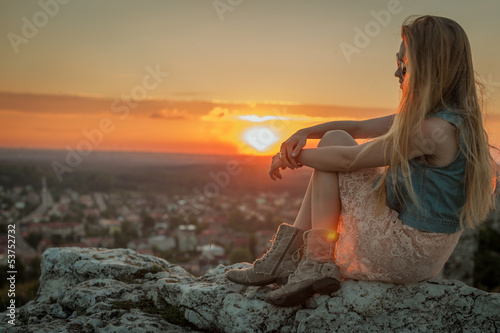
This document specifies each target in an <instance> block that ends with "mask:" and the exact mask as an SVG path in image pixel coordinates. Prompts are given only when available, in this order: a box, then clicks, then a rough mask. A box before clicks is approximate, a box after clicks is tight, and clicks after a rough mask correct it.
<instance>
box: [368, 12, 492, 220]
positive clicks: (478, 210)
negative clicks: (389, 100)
mask: <svg viewBox="0 0 500 333" xmlns="http://www.w3.org/2000/svg"><path fill="white" fill-rule="evenodd" d="M401 37H402V39H403V42H404V43H405V45H406V57H407V62H408V67H407V74H406V78H405V80H404V83H403V87H402V88H403V89H402V97H401V101H400V104H399V108H398V112H397V114H396V117H395V118H394V122H393V125H392V127H391V128H390V130H389V131H388V132H387V133H386V134H385V135H383V136H381V137H379V138H377V139H375V140H374V142H376V141H379V142H380V141H381V142H382V144H383V145H385V147H388V146H389V145H392V147H393V148H392V150H391V151H390V152H388V153H389V154H390V156H389V161H390V164H389V165H390V168H386V170H385V172H384V173H383V175H382V177H381V178H380V180H379V182H378V183H377V185H376V186H375V188H374V193H376V194H377V195H378V204H377V212H380V211H381V210H382V208H383V207H385V205H386V198H387V188H386V186H387V185H386V184H387V176H388V173H389V172H391V175H392V177H393V179H396V169H397V167H400V168H401V171H402V175H403V183H404V185H405V187H406V189H407V190H408V194H409V196H410V199H411V200H412V201H413V202H414V203H415V204H417V205H420V203H419V202H418V200H417V198H416V195H415V191H414V189H413V186H412V182H411V173H410V167H409V163H408V159H409V156H410V153H411V152H410V151H409V149H410V148H409V143H410V139H411V138H412V137H413V136H414V135H415V129H418V130H420V129H421V128H422V124H423V122H424V120H425V119H426V118H427V117H428V116H430V115H431V114H433V113H435V112H438V111H440V110H442V109H444V108H447V109H452V110H453V111H454V112H456V113H458V114H460V115H462V117H463V119H464V123H463V126H462V128H460V129H459V131H457V135H458V137H457V140H458V142H460V135H466V137H465V138H466V140H464V143H465V147H464V148H463V149H462V147H461V148H460V149H461V150H462V152H463V153H464V155H465V157H466V160H467V161H466V168H465V179H464V184H465V188H464V191H466V192H465V193H466V201H465V204H464V206H463V207H462V208H461V212H460V223H461V225H462V226H464V222H465V225H466V226H467V227H469V228H475V227H477V226H478V225H479V224H480V223H481V222H482V221H484V220H485V219H486V217H487V216H488V214H489V213H490V212H491V211H492V210H493V209H494V208H495V198H494V195H493V194H494V191H495V184H496V178H497V169H498V165H497V164H496V162H495V161H494V159H493V158H492V156H491V154H490V152H489V148H490V145H489V143H488V135H487V133H486V131H485V130H484V128H483V121H482V116H481V107H480V102H479V98H478V96H477V92H476V80H475V78H474V70H473V66H472V55H471V50H470V45H469V40H468V38H467V35H466V34H465V31H464V30H463V29H462V27H461V26H460V25H459V24H458V23H456V22H455V21H453V20H450V19H448V18H444V17H436V16H421V17H409V18H407V19H406V20H405V22H404V23H403V26H402V30H401ZM372 146H373V145H368V147H367V149H370V147H372ZM386 151H387V150H386ZM398 183H399V182H398V181H394V182H393V186H394V190H395V191H396V193H399V194H401V193H402V192H401V188H400V185H399V184H398ZM400 197H402V195H400Z"/></svg>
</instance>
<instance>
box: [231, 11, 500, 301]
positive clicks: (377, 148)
mask: <svg viewBox="0 0 500 333" xmlns="http://www.w3.org/2000/svg"><path fill="white" fill-rule="evenodd" d="M401 37H402V40H403V41H402V43H401V46H400V48H399V52H398V53H397V54H396V61H397V70H396V72H395V74H394V75H395V76H396V77H397V78H399V83H400V87H401V89H402V97H401V101H400V104H399V108H398V112H397V113H396V114H394V115H390V116H386V117H381V118H375V119H370V120H365V121H334V122H329V123H325V124H320V125H317V126H313V127H310V128H305V129H302V130H299V131H298V132H296V133H295V134H293V135H292V136H291V137H290V138H289V139H288V140H286V141H285V142H284V143H283V144H282V145H281V151H280V153H279V154H277V155H276V156H274V157H273V159H272V163H271V168H270V171H269V174H270V176H271V178H272V179H273V180H276V179H281V178H282V176H281V173H280V170H282V169H286V168H289V169H292V170H294V169H295V168H298V167H301V166H303V165H305V166H308V167H311V168H313V169H314V171H313V174H312V176H311V180H310V183H309V186H308V188H307V191H306V194H305V197H304V200H303V202H302V206H301V208H300V211H299V213H298V215H297V218H296V220H295V223H294V224H293V226H290V225H286V224H283V225H281V226H280V228H279V229H278V232H277V234H276V235H275V238H274V242H273V245H272V247H271V249H270V250H269V251H268V252H267V253H266V254H265V255H264V256H263V257H262V258H260V259H259V260H257V261H256V262H255V263H254V264H253V266H252V267H250V268H248V269H244V270H231V271H228V272H227V278H228V279H229V280H231V281H233V282H236V283H241V284H245V285H265V284H269V283H274V282H278V283H282V284H283V283H286V284H285V285H284V286H282V287H281V288H279V289H277V290H274V291H272V292H270V293H269V294H268V295H267V301H268V302H270V303H272V304H275V305H278V306H295V305H299V304H302V303H303V302H304V301H305V300H307V299H308V298H309V297H311V296H312V295H313V294H314V293H320V294H330V293H331V292H334V291H337V290H338V289H339V288H340V284H341V281H342V280H343V279H358V280H375V281H385V282H392V283H416V282H419V281H422V280H425V279H429V278H432V277H435V276H436V275H437V274H438V273H439V272H440V270H441V268H442V267H443V265H444V264H445V262H446V260H447V259H448V257H449V256H450V255H451V253H452V251H453V249H454V248H455V246H456V244H457V242H458V240H459V238H460V235H461V233H462V231H463V228H465V227H469V228H475V227H477V226H478V225H479V224H480V222H481V221H483V220H484V219H485V218H486V217H487V215H488V213H489V212H490V211H491V210H492V209H494V205H495V201H494V196H493V194H494V190H495V177H496V175H497V173H496V170H497V168H498V166H497V165H496V163H495V161H494V160H493V158H492V157H491V155H490V153H489V144H488V137H487V134H486V132H485V130H484V128H483V126H482V117H481V110H480V106H479V102H478V97H477V94H476V86H475V80H474V70H473V67H472V56H471V51H470V46H469V41H468V39H467V36H466V34H465V32H464V30H463V29H462V27H460V25H458V24H457V23H456V22H455V21H452V20H450V19H447V18H443V17H436V16H422V17H417V18H415V17H410V18H408V19H407V20H406V21H405V22H404V24H403V26H402V31H401ZM308 138H311V139H315V138H319V139H321V140H320V143H319V146H318V148H315V149H303V147H304V145H305V143H306V141H307V139H308ZM359 138H375V139H373V140H372V141H369V142H367V143H364V144H361V145H358V144H357V143H356V141H355V140H354V139H359ZM301 247H303V251H302V253H301V251H299V250H300V248H301Z"/></svg>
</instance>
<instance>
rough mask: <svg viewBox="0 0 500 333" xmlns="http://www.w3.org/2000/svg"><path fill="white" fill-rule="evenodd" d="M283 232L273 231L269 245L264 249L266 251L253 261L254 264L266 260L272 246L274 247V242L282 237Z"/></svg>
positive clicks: (271, 250)
mask: <svg viewBox="0 0 500 333" xmlns="http://www.w3.org/2000/svg"><path fill="white" fill-rule="evenodd" d="M282 235H283V233H281V232H278V233H275V234H274V236H273V238H272V239H271V240H270V242H271V247H270V248H269V249H268V250H267V251H266V253H264V255H263V256H262V257H260V258H259V259H257V260H256V261H255V264H256V263H264V262H266V261H267V259H268V258H269V257H270V256H271V252H273V248H274V243H276V242H278V243H279V241H280V239H281V237H282Z"/></svg>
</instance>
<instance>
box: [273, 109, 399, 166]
mask: <svg viewBox="0 0 500 333" xmlns="http://www.w3.org/2000/svg"><path fill="white" fill-rule="evenodd" d="M394 116H395V115H394V114H392V115H389V116H385V117H379V118H373V119H368V120H361V121H356V120H346V121H331V122H328V123H323V124H319V125H316V126H311V127H307V128H303V129H301V130H299V131H297V132H296V133H295V134H293V135H292V136H291V137H290V138H288V140H286V141H285V142H283V143H282V144H281V148H280V152H281V153H282V154H284V155H285V156H284V162H285V166H286V167H288V168H291V169H294V168H297V167H298V163H297V161H296V160H295V157H296V156H297V155H298V154H299V152H300V151H301V150H302V148H304V146H305V145H306V142H307V139H321V138H322V137H323V135H325V133H326V132H328V131H332V130H342V131H346V132H347V133H349V134H350V135H351V136H352V137H353V138H354V139H363V138H374V137H378V136H380V135H383V134H385V133H387V131H388V130H389V128H391V126H392V122H393V120H394Z"/></svg>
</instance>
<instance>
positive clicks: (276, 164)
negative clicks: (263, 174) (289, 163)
mask: <svg viewBox="0 0 500 333" xmlns="http://www.w3.org/2000/svg"><path fill="white" fill-rule="evenodd" d="M280 154H281V153H277V154H276V155H274V156H273V157H272V161H271V168H270V169H269V176H271V179H272V180H274V181H275V180H276V178H279V179H282V177H281V173H280V169H282V170H285V169H286V166H285V164H284V162H283V158H280ZM281 157H284V156H283V155H282V154H281Z"/></svg>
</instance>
